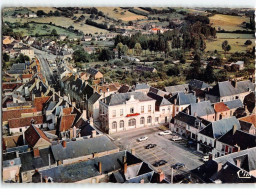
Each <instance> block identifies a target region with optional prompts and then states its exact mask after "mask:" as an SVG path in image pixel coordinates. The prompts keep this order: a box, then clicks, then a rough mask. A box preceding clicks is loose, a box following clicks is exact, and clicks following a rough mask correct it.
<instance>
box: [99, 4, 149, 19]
mask: <svg viewBox="0 0 256 195" xmlns="http://www.w3.org/2000/svg"><path fill="white" fill-rule="evenodd" d="M97 9H98V10H99V11H102V12H103V13H104V14H105V15H107V16H108V17H110V18H115V19H117V20H119V19H120V20H123V21H125V22H127V21H131V20H137V19H145V18H146V17H145V16H141V15H137V14H134V13H131V12H129V11H128V10H126V9H122V8H120V7H97ZM114 9H116V10H117V11H114ZM136 9H137V8H136ZM121 12H123V13H124V14H123V15H122V14H121Z"/></svg>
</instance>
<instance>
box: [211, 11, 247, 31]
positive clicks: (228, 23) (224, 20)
mask: <svg viewBox="0 0 256 195" xmlns="http://www.w3.org/2000/svg"><path fill="white" fill-rule="evenodd" d="M209 19H210V23H211V24H212V26H213V27H216V29H217V30H218V28H219V27H220V28H221V29H224V30H226V31H234V30H245V29H244V28H242V27H240V25H241V24H242V23H243V22H249V18H248V17H244V16H230V15H223V14H215V15H214V16H212V17H209Z"/></svg>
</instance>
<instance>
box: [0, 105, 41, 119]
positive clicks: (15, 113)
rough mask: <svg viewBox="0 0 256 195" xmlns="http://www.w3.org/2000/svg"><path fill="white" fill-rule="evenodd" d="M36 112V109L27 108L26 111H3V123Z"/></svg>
mask: <svg viewBox="0 0 256 195" xmlns="http://www.w3.org/2000/svg"><path fill="white" fill-rule="evenodd" d="M34 112H37V109H36V108H27V109H16V110H5V111H3V113H2V114H3V118H2V119H3V121H8V120H10V119H14V118H20V117H21V114H23V113H34Z"/></svg>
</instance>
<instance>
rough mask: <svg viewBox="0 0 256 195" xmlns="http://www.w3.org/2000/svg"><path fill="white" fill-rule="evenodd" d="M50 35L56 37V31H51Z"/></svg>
mask: <svg viewBox="0 0 256 195" xmlns="http://www.w3.org/2000/svg"><path fill="white" fill-rule="evenodd" d="M51 35H52V36H58V33H57V31H56V29H55V28H54V29H52V32H51Z"/></svg>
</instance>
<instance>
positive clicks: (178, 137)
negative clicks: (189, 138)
mask: <svg viewBox="0 0 256 195" xmlns="http://www.w3.org/2000/svg"><path fill="white" fill-rule="evenodd" d="M171 140H172V141H179V140H182V138H181V137H180V136H177V135H176V136H173V137H172V138H171Z"/></svg>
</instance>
